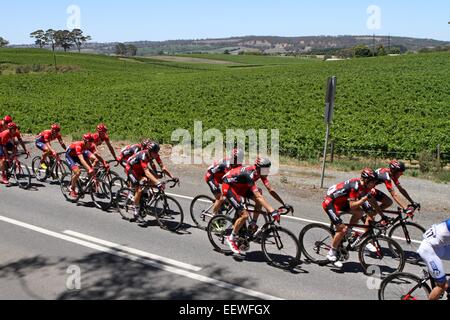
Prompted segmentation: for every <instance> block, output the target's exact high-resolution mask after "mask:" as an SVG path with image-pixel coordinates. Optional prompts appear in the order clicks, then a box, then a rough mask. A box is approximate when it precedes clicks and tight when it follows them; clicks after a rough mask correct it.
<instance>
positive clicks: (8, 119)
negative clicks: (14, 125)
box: [3, 116, 13, 124]
mask: <svg viewBox="0 0 450 320" xmlns="http://www.w3.org/2000/svg"><path fill="white" fill-rule="evenodd" d="M12 121H13V119H12V118H11V116H6V117H4V118H3V122H5V123H6V124H8V123H11V122H12Z"/></svg>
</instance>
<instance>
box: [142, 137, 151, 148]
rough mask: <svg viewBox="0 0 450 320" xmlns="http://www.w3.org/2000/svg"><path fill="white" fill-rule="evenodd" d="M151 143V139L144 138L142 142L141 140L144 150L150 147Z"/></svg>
mask: <svg viewBox="0 0 450 320" xmlns="http://www.w3.org/2000/svg"><path fill="white" fill-rule="evenodd" d="M151 144H152V141H151V140H148V139H145V140H142V142H141V146H142V149H143V150H147V149H149V147H150V145H151Z"/></svg>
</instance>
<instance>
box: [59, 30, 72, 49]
mask: <svg viewBox="0 0 450 320" xmlns="http://www.w3.org/2000/svg"><path fill="white" fill-rule="evenodd" d="M55 44H56V45H57V46H60V47H61V48H63V49H64V52H67V50H68V49H70V48H71V47H72V46H73V45H74V40H73V38H72V33H71V32H70V31H69V30H58V31H56V32H55Z"/></svg>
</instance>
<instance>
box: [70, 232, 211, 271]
mask: <svg viewBox="0 0 450 320" xmlns="http://www.w3.org/2000/svg"><path fill="white" fill-rule="evenodd" d="M63 233H64V234H67V235H69V236H73V237H75V238H79V239H83V240H87V241H89V242H94V243H97V244H100V245H102V246H105V247H108V248H111V249H114V250H120V251H124V252H128V253H130V254H133V255H135V256H140V257H143V258H148V259H152V260H156V261H160V262H163V263H165V264H170V265H173V266H175V267H179V268H183V269H186V270H191V271H195V272H199V271H201V270H202V268H200V267H196V266H193V265H190V264H187V263H184V262H180V261H176V260H172V259H169V258H164V257H161V256H158V255H156V254H152V253H149V252H145V251H142V250H138V249H134V248H130V247H126V246H122V245H120V244H117V243H113V242H109V241H106V240H102V239H98V238H95V237H91V236H88V235H86V234H82V233H79V232H75V231H71V230H66V231H63Z"/></svg>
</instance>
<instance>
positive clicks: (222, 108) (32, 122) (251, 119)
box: [0, 49, 450, 158]
mask: <svg viewBox="0 0 450 320" xmlns="http://www.w3.org/2000/svg"><path fill="white" fill-rule="evenodd" d="M200 57H201V58H214V59H223V60H227V61H232V62H237V63H240V64H243V65H238V66H233V65H231V66H229V65H217V64H215V65H213V64H207V63H202V64H198V63H179V62H176V63H175V62H164V61H157V60H152V59H145V58H137V61H138V62H139V63H136V62H130V61H123V60H120V59H119V58H116V57H106V56H98V55H87V54H81V55H80V54H73V53H68V54H62V53H58V54H57V59H58V64H59V65H64V66H72V67H74V68H73V70H75V71H71V72H65V73H54V72H38V73H29V74H10V73H6V72H5V74H2V75H0V114H2V115H3V114H11V115H12V116H13V117H14V118H15V120H16V121H17V122H18V123H19V124H20V126H21V129H22V131H23V132H26V133H38V132H39V131H40V130H42V129H45V128H47V127H48V126H49V125H50V124H51V123H53V122H59V123H61V125H62V126H63V129H64V132H63V133H64V134H65V135H73V136H74V137H75V138H77V137H79V136H80V135H81V134H82V133H84V132H86V131H89V130H94V128H95V126H96V125H97V124H98V123H99V122H105V123H106V124H107V125H108V126H109V128H110V131H111V136H112V137H113V138H115V139H126V140H134V139H139V138H141V137H143V136H149V137H152V138H155V139H157V140H160V141H161V142H165V143H170V142H171V141H170V137H171V134H172V131H173V130H175V129H177V128H185V129H188V130H189V131H191V132H192V131H193V127H194V121H195V120H197V121H203V126H204V130H206V129H208V128H217V129H220V130H223V132H225V129H227V128H242V129H251V128H254V129H259V128H262V129H279V130H280V133H281V151H282V152H283V154H286V155H290V156H295V157H298V158H308V157H314V156H316V155H317V153H318V151H319V150H320V149H321V148H322V145H323V140H324V135H325V125H324V121H323V113H324V94H325V84H326V79H327V77H328V76H331V75H336V76H337V77H338V92H337V101H336V105H337V106H336V111H335V121H334V125H333V129H332V135H333V139H334V140H335V142H336V147H337V149H338V150H343V149H371V150H381V151H401V152H411V153H415V152H420V151H422V150H434V149H435V148H436V146H437V145H438V144H440V145H441V149H442V151H443V152H446V153H449V152H450V53H436V54H421V55H405V56H399V57H379V58H367V59H355V60H348V61H333V62H324V61H320V60H317V59H311V60H309V59H295V58H274V57H259V56H229V55H213V56H206V57H205V55H201V56H200ZM52 63H53V56H52V54H51V52H49V51H45V50H34V49H0V70H1V65H7V64H8V65H9V66H11V65H12V66H18V65H33V64H42V65H50V64H52ZM246 65H247V67H246Z"/></svg>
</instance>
